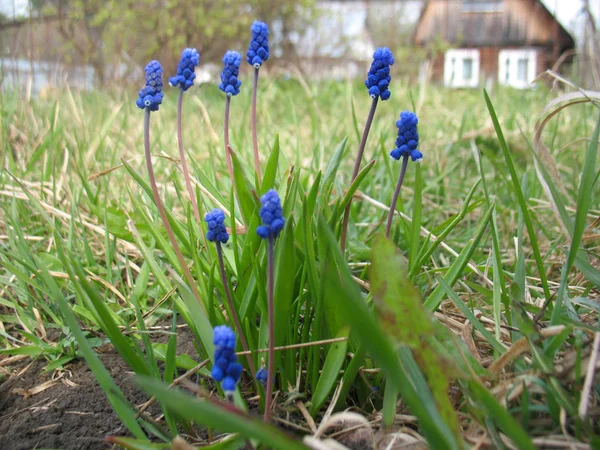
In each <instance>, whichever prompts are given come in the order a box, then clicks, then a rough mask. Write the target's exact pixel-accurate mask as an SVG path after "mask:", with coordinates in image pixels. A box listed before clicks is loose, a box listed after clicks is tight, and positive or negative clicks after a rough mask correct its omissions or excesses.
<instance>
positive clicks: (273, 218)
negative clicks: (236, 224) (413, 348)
mask: <svg viewBox="0 0 600 450" xmlns="http://www.w3.org/2000/svg"><path fill="white" fill-rule="evenodd" d="M260 201H261V203H262V207H261V208H260V218H261V219H262V221H263V225H260V226H259V227H258V228H257V229H256V234H258V235H259V236H260V237H261V238H263V239H267V238H276V237H277V236H278V235H279V233H280V232H281V230H283V227H284V225H285V219H284V218H283V209H282V208H281V200H279V194H278V193H277V191H276V190H275V189H271V190H269V191H268V192H267V193H266V194H265V195H263V196H262V197H261V199H260Z"/></svg>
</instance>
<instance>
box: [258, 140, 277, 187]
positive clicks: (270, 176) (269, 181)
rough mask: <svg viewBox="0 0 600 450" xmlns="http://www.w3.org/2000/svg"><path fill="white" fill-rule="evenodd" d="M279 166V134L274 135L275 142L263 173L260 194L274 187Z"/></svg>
mask: <svg viewBox="0 0 600 450" xmlns="http://www.w3.org/2000/svg"><path fill="white" fill-rule="evenodd" d="M278 167H279V135H276V136H275V143H274V144H273V148H272V149H271V154H270V155H269V160H268V161H267V166H266V168H265V173H264V175H263V180H262V187H261V194H264V193H265V192H267V191H268V190H269V189H273V188H275V179H276V177H277V168H278Z"/></svg>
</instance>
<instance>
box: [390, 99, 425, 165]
mask: <svg viewBox="0 0 600 450" xmlns="http://www.w3.org/2000/svg"><path fill="white" fill-rule="evenodd" d="M418 123H419V119H418V118H417V115H416V114H415V113H413V112H410V111H402V112H401V113H400V119H399V120H397V121H396V126H397V127H398V138H396V148H395V149H394V150H392V151H391V153H390V156H391V157H392V158H394V159H400V158H401V157H402V156H405V155H406V156H410V157H411V159H412V160H413V161H414V162H419V161H421V159H423V154H422V153H421V152H420V151H419V150H417V147H418V146H419V133H417V124H418Z"/></svg>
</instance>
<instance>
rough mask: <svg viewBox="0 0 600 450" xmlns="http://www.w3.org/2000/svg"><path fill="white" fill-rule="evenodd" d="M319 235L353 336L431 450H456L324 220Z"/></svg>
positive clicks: (343, 312) (449, 435) (454, 440)
mask: <svg viewBox="0 0 600 450" xmlns="http://www.w3.org/2000/svg"><path fill="white" fill-rule="evenodd" d="M319 233H320V235H321V238H322V239H325V240H326V242H327V244H328V246H329V248H330V249H331V250H332V256H333V258H332V260H331V261H328V267H329V269H328V270H327V272H326V273H327V278H328V279H329V280H328V281H329V282H330V283H333V284H334V286H335V287H336V288H337V289H338V290H339V292H341V293H343V295H344V297H345V299H346V301H345V304H344V307H343V308H340V311H341V312H342V314H343V317H344V319H345V320H346V322H347V323H348V324H349V325H350V328H351V332H352V333H356V337H357V338H358V339H359V340H360V342H361V343H362V345H364V346H365V350H366V351H368V352H369V353H370V354H371V355H372V356H373V358H374V359H375V361H376V363H377V364H378V365H379V367H381V368H382V369H383V370H384V373H385V375H386V377H387V379H388V382H390V383H394V385H395V386H396V388H397V389H398V391H399V392H400V394H401V395H402V398H403V400H404V401H405V402H406V405H407V406H408V408H409V410H410V411H411V413H412V414H414V415H415V416H416V417H417V418H418V420H419V424H420V426H421V428H422V430H423V434H424V435H425V437H426V439H427V441H428V443H429V445H430V446H431V448H436V449H457V450H458V448H460V445H459V443H458V442H457V441H456V439H455V438H454V435H453V433H452V431H451V429H450V428H449V427H448V425H447V424H446V423H445V421H444V420H443V419H442V417H441V415H440V413H439V411H438V410H437V407H436V405H435V403H434V402H433V399H431V398H430V397H429V396H428V395H427V393H426V392H419V393H417V391H416V390H415V387H414V384H413V383H414V380H411V379H410V378H409V377H408V375H407V372H406V368H405V367H404V365H403V363H402V362H401V361H400V359H399V357H398V354H397V353H396V350H395V348H394V346H392V344H391V342H390V340H389V338H388V337H387V336H386V335H385V334H384V332H383V330H382V328H381V324H380V323H379V322H378V321H377V320H376V318H375V317H374V315H373V313H372V312H371V311H370V310H369V308H368V307H367V305H366V303H365V302H364V300H363V298H362V296H361V295H360V292H359V291H358V288H357V287H356V285H355V283H354V281H353V280H352V278H351V275H350V273H349V271H348V268H347V266H346V262H345V260H344V257H343V256H342V253H341V250H340V249H339V246H338V244H337V240H336V239H335V236H334V235H333V233H332V231H331V229H330V228H329V227H328V226H327V224H326V223H325V221H324V219H323V218H321V219H320V221H319Z"/></svg>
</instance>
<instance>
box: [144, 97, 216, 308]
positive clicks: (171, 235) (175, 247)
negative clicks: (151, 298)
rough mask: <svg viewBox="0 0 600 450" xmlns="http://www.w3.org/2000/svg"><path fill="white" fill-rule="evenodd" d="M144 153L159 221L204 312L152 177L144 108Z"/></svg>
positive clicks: (147, 127)
mask: <svg viewBox="0 0 600 450" xmlns="http://www.w3.org/2000/svg"><path fill="white" fill-rule="evenodd" d="M144 113H145V115H144V151H145V156H146V167H147V169H148V178H149V179H150V186H151V187H152V194H153V195H154V202H155V203H156V207H157V208H158V213H159V214H160V219H161V221H162V223H163V225H164V227H165V229H166V230H167V235H168V236H169V241H170V242H171V245H172V246H173V251H174V252H175V255H176V256H177V260H178V261H179V265H180V266H181V270H182V271H183V274H184V275H185V278H186V280H187V282H188V284H189V285H190V289H191V290H192V293H193V294H194V297H196V300H197V301H198V303H199V304H200V307H201V308H202V309H203V310H204V311H205V312H206V307H205V306H204V303H203V302H202V300H201V298H200V292H198V288H197V287H196V280H194V277H192V273H191V272H190V269H189V267H188V266H187V263H186V262H185V258H184V257H183V254H182V253H181V249H180V248H179V244H177V240H176V239H175V234H174V233H173V229H172V228H171V224H170V223H169V219H168V218H167V213H166V211H165V208H164V206H163V204H162V201H161V200H160V195H159V193H158V187H157V186H156V177H155V176H154V168H153V167H152V155H151V154H150V110H149V109H148V108H146V110H145V111H144Z"/></svg>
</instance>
